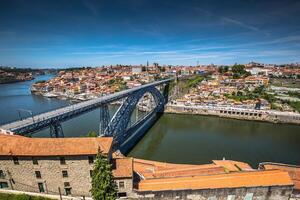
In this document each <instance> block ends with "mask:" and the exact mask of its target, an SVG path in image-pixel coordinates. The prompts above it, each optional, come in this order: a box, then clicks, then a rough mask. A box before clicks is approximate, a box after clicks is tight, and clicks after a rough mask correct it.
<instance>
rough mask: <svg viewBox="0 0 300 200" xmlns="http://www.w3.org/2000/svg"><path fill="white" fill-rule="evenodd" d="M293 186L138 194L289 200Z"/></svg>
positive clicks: (142, 195) (159, 198)
mask: <svg viewBox="0 0 300 200" xmlns="http://www.w3.org/2000/svg"><path fill="white" fill-rule="evenodd" d="M291 194H292V186H283V187H279V186H277V187H252V188H233V189H229V188H228V189H204V190H178V191H172V190H169V191H156V192H152V191H147V192H137V198H139V199H149V200H150V199H157V200H162V199H184V200H207V199H209V200H245V199H247V200H288V199H289V198H290V195H291Z"/></svg>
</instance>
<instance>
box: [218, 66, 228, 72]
mask: <svg viewBox="0 0 300 200" xmlns="http://www.w3.org/2000/svg"><path fill="white" fill-rule="evenodd" d="M228 69H229V67H228V66H222V67H219V69H218V71H219V73H221V74H224V73H226V72H228Z"/></svg>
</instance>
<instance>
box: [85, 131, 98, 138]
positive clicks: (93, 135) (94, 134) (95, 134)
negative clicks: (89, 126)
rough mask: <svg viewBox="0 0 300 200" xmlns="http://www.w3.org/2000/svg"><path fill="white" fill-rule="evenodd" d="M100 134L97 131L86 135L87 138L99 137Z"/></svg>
mask: <svg viewBox="0 0 300 200" xmlns="http://www.w3.org/2000/svg"><path fill="white" fill-rule="evenodd" d="M97 136H98V134H97V133H96V131H89V132H88V134H87V135H86V137H97Z"/></svg>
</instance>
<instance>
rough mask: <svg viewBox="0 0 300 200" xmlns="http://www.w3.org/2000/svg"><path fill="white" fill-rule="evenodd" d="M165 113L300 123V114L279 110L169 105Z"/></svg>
mask: <svg viewBox="0 0 300 200" xmlns="http://www.w3.org/2000/svg"><path fill="white" fill-rule="evenodd" d="M165 113H177V114H199V115H214V116H219V117H226V118H233V119H243V120H255V121H266V122H272V123H291V124H300V114H296V113H294V114H287V113H283V112H277V111H264V110H249V109H233V108H212V107H211V108H209V107H200V106H183V105H180V106H179V105H167V106H166V108H165Z"/></svg>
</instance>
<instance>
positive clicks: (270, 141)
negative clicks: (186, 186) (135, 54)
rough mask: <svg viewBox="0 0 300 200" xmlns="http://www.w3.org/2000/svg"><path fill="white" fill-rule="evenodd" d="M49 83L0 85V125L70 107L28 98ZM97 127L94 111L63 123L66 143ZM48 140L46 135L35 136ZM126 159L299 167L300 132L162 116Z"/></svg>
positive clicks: (237, 122)
mask: <svg viewBox="0 0 300 200" xmlns="http://www.w3.org/2000/svg"><path fill="white" fill-rule="evenodd" d="M51 77H52V75H45V76H39V77H37V78H36V79H35V80H33V81H26V82H18V83H12V84H2V85H0V124H5V123H7V122H10V121H13V120H17V119H19V115H18V111H17V110H18V109H28V110H31V111H32V112H33V113H34V114H38V113H41V112H46V111H49V110H52V109H55V108H60V107H63V106H66V105H69V104H70V103H71V102H69V101H63V100H58V99H49V98H44V97H42V96H36V95H31V93H30V89H29V88H30V86H31V84H32V83H34V82H35V81H37V80H47V79H49V78H51ZM115 110H116V107H115V106H113V107H111V114H113V112H114V111H115ZM21 114H22V115H23V116H30V115H29V113H26V112H22V113H21ZM98 125H99V110H94V111H92V112H90V113H87V114H84V115H82V116H79V117H77V118H74V119H72V120H69V121H67V122H65V123H63V130H64V134H65V136H66V137H79V136H84V135H86V134H87V133H88V132H89V131H98ZM48 136H49V130H48V129H46V130H43V131H40V132H38V133H36V134H34V137H48ZM128 155H129V156H133V157H138V158H144V159H152V160H158V161H165V162H176V163H210V162H211V160H213V159H223V158H226V159H233V160H240V161H245V162H248V163H249V164H251V165H252V166H253V167H257V164H258V163H259V162H263V161H272V162H282V163H290V164H299V165H300V126H296V125H287V124H271V123H264V122H252V121H242V120H234V119H225V118H218V117H209V116H195V115H175V114H164V115H162V117H161V118H160V119H159V120H158V121H157V122H156V124H155V125H154V126H153V127H152V128H151V129H150V130H149V131H148V133H147V134H146V135H145V136H144V138H143V139H142V140H141V141H140V142H139V143H138V144H137V145H136V146H135V147H134V148H133V149H132V151H131V152H129V154H128Z"/></svg>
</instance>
